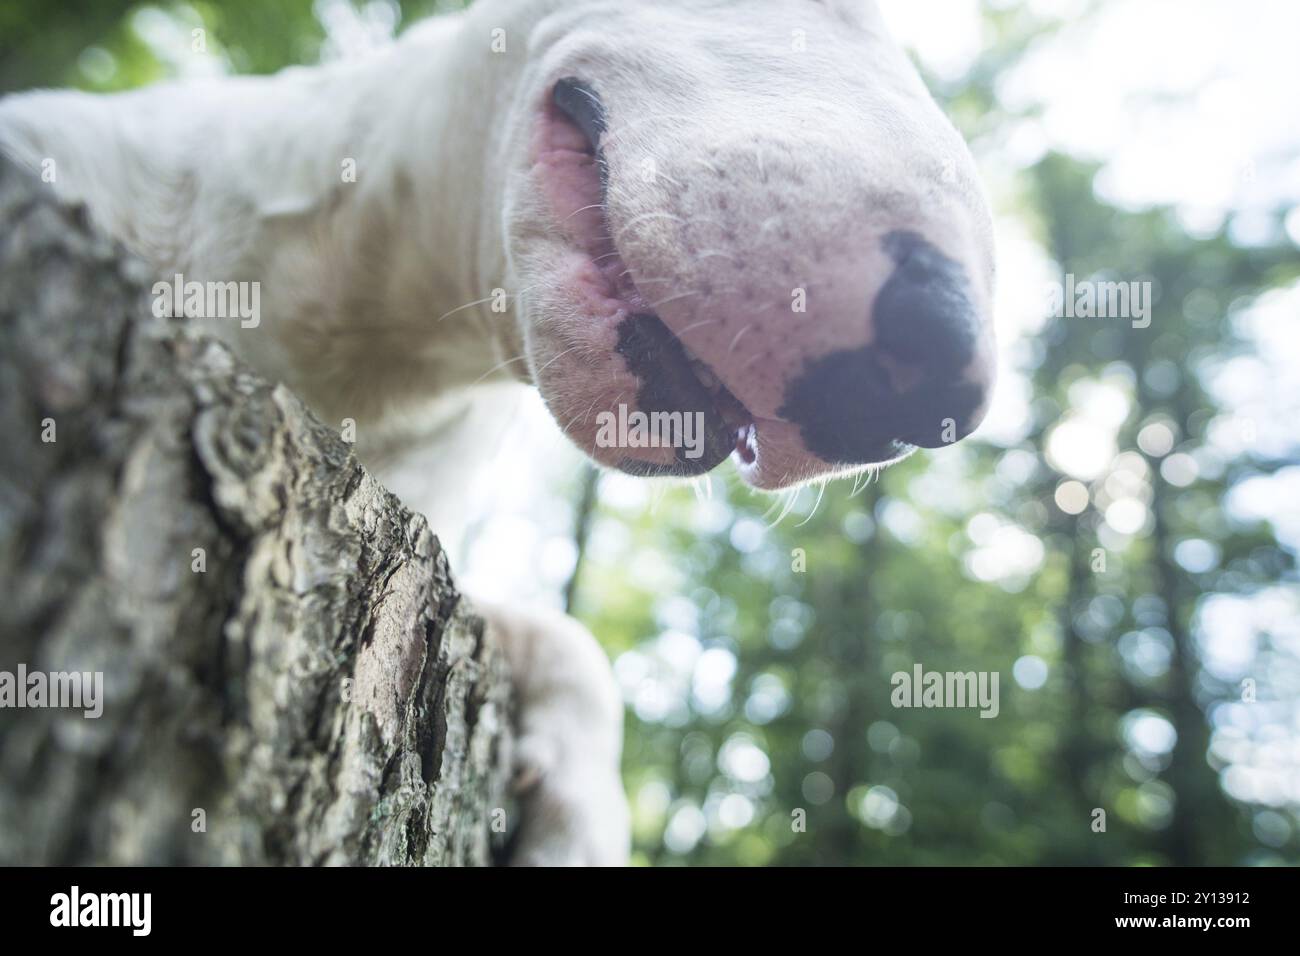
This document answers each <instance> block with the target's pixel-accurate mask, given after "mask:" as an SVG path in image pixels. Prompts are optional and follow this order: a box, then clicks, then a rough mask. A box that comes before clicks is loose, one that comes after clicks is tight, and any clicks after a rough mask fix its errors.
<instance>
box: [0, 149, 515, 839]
mask: <svg viewBox="0 0 1300 956" xmlns="http://www.w3.org/2000/svg"><path fill="white" fill-rule="evenodd" d="M148 281H149V277H148V276H147V274H146V272H145V270H144V268H143V266H142V265H141V264H140V263H138V262H137V261H135V260H133V259H131V258H130V257H129V256H126V255H125V254H124V253H122V251H121V250H120V249H118V248H116V247H115V246H114V245H113V244H112V243H111V242H109V241H108V240H106V239H104V238H103V237H101V236H99V235H97V234H96V233H95V232H94V230H93V229H91V228H90V227H89V225H88V223H87V221H86V217H85V215H84V213H83V212H82V211H80V210H78V209H69V208H65V207H63V206H61V205H59V204H58V203H57V202H56V201H54V199H53V198H52V197H51V196H50V195H49V187H47V186H44V185H43V184H41V183H39V182H37V181H36V180H35V179H33V178H32V177H30V176H28V175H26V174H25V173H21V172H19V171H18V170H16V169H15V168H14V167H12V166H11V165H9V164H7V163H0V436H2V437H3V442H2V443H0V582H3V584H4V594H3V596H2V597H0V671H8V672H10V673H16V669H17V667H18V665H19V664H24V665H25V666H26V669H27V671H28V672H29V673H30V672H32V671H42V672H47V673H48V672H71V671H78V672H87V673H90V672H102V675H103V677H102V680H103V685H102V686H103V693H102V698H103V711H102V715H101V716H100V717H98V718H97V719H96V718H89V717H86V716H84V715H83V710H82V709H71V708H63V709H56V708H45V709H29V708H22V709H19V708H17V707H15V706H5V707H3V708H0V862H3V863H27V864H34V863H73V864H81V863H105V864H135V863H162V864H289V865H298V864H303V865H305V864H362V865H365V864H417V865H438V864H485V863H488V862H490V858H491V855H492V853H493V850H494V836H493V832H494V830H496V829H500V827H499V826H494V824H499V823H500V822H501V821H502V820H504V815H503V811H500V810H498V808H499V807H501V806H502V800H503V791H504V784H505V767H506V762H507V751H508V747H509V736H508V733H509V731H508V728H509V707H510V700H509V693H508V681H507V675H506V673H505V665H504V662H503V659H502V658H501V656H500V655H499V654H498V653H497V652H496V651H495V650H494V649H493V647H492V646H491V645H490V643H488V642H486V641H485V640H484V631H483V623H482V621H481V620H480V619H479V618H477V617H476V616H475V615H474V614H473V613H472V612H471V611H470V610H469V609H468V608H467V607H466V605H465V603H464V602H463V601H462V600H461V597H460V595H459V593H458V592H457V591H456V588H455V585H454V584H453V582H452V578H451V573H450V569H449V567H448V564H447V559H446V557H445V555H444V553H443V552H442V550H441V548H440V546H439V544H438V540H437V538H436V537H434V535H433V534H432V533H431V532H430V530H429V528H428V525H427V523H426V522H425V520H424V519H423V518H422V517H421V516H419V515H416V514H413V513H411V512H410V511H408V510H406V509H405V508H404V507H403V506H402V505H401V503H400V502H399V501H398V500H397V499H396V498H394V497H393V496H392V495H391V494H389V493H388V492H387V491H385V489H384V488H383V487H382V486H381V485H380V484H379V483H378V482H377V481H376V480H375V479H374V478H372V477H371V476H370V475H369V474H367V473H366V471H365V470H364V469H363V468H361V466H360V465H358V464H357V462H356V460H355V458H354V457H353V455H352V452H351V448H350V446H349V445H347V444H346V443H345V442H343V441H342V440H341V439H340V437H339V436H338V435H337V434H335V433H334V432H332V431H330V430H329V429H327V428H326V427H325V426H323V425H322V424H321V423H320V422H319V421H317V420H316V419H315V418H314V417H313V416H312V415H311V414H310V413H309V412H308V411H307V410H306V409H305V408H304V406H303V405H302V404H301V403H300V402H299V401H298V400H297V399H296V398H295V397H294V396H293V395H292V394H291V393H290V392H289V391H287V390H286V389H285V388H284V387H282V386H272V385H270V384H268V383H267V382H265V381H263V380H261V379H260V378H258V377H257V376H256V375H254V374H253V373H251V372H250V371H248V370H247V369H246V368H244V367H242V366H241V365H240V364H239V363H238V362H237V361H235V359H234V358H233V357H232V356H231V354H230V353H229V352H228V351H227V350H226V349H225V348H224V347H222V346H221V345H219V344H217V343H215V342H213V341H211V340H208V339H205V338H202V337H199V336H197V335H196V334H194V332H193V331H192V330H191V329H189V328H187V327H186V326H185V325H183V324H182V323H180V322H178V321H172V320H166V321H164V320H159V319H155V318H154V317H153V316H152V313H151V309H150V303H149V299H148V294H147V285H148ZM51 439H52V440H51Z"/></svg>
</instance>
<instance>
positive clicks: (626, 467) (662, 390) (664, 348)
mask: <svg viewBox="0 0 1300 956" xmlns="http://www.w3.org/2000/svg"><path fill="white" fill-rule="evenodd" d="M615 349H616V351H617V352H618V353H619V354H620V355H622V356H623V358H624V360H625V361H626V362H627V367H628V369H629V370H630V371H631V372H632V374H633V375H635V376H636V377H637V378H638V379H639V380H640V382H641V386H640V388H639V389H638V390H637V396H636V400H637V407H638V408H639V410H640V411H643V412H646V413H651V412H683V413H696V412H700V413H703V416H704V417H703V422H704V447H703V449H702V454H701V455H700V457H699V458H687V457H686V452H687V451H688V450H689V449H686V448H677V449H674V457H675V458H676V461H675V462H674V463H672V464H667V465H659V464H655V463H654V462H648V461H640V460H638V459H635V458H625V459H623V461H621V462H619V465H618V467H619V470H620V471H624V472H627V473H628V474H630V475H636V476H638V477H642V478H648V477H656V476H677V477H686V476H690V475H702V474H704V473H705V472H708V471H712V470H713V469H714V468H716V467H717V466H718V465H720V464H722V462H724V461H726V459H727V457H728V456H729V455H730V454H731V452H732V450H733V449H734V448H735V447H736V442H735V436H734V434H733V433H732V431H731V429H729V428H728V427H727V423H726V421H725V420H724V419H723V417H722V415H721V414H720V413H719V411H718V409H717V406H716V405H715V403H714V400H713V395H712V394H711V393H710V392H709V390H708V389H707V388H705V387H704V386H703V385H702V384H701V383H700V380H699V379H697V378H696V377H695V373H694V372H692V371H691V367H690V364H689V363H690V360H689V358H688V357H687V355H686V350H685V349H684V348H683V347H682V343H681V342H680V341H679V340H678V338H677V336H675V335H673V334H672V332H670V331H668V328H667V326H665V325H664V324H663V322H662V321H661V320H660V319H659V317H658V316H655V315H651V314H649V313H638V314H636V315H629V316H628V317H627V318H626V319H624V320H623V321H622V322H620V323H619V326H618V345H617V346H615Z"/></svg>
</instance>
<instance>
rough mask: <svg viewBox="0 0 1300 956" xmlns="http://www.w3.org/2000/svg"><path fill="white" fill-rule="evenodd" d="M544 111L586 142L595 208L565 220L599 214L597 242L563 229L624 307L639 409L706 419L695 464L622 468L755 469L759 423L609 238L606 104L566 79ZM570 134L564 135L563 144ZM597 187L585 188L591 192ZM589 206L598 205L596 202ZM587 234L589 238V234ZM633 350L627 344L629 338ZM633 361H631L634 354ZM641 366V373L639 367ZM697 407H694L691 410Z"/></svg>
mask: <svg viewBox="0 0 1300 956" xmlns="http://www.w3.org/2000/svg"><path fill="white" fill-rule="evenodd" d="M545 109H546V110H547V112H548V117H547V121H549V122H556V121H561V122H567V123H568V124H569V125H570V126H571V128H572V130H576V131H577V132H579V133H581V135H582V137H583V138H584V139H585V141H586V146H587V155H588V156H589V157H590V160H591V162H592V164H593V166H594V168H595V170H596V171H597V173H598V176H599V201H598V202H592V203H584V204H583V205H581V206H580V207H579V209H578V210H577V212H575V213H574V214H573V215H572V216H570V217H569V219H572V218H574V217H575V216H577V215H578V214H579V213H581V212H584V211H587V210H591V209H593V208H595V207H597V206H598V207H599V211H600V221H601V225H602V228H601V229H600V230H599V231H598V234H585V235H584V234H583V231H582V229H581V228H580V226H575V225H573V224H572V223H569V222H567V220H566V222H565V223H561V226H562V227H563V226H565V225H568V226H569V228H568V230H567V231H568V232H569V233H570V240H571V242H572V244H573V245H574V246H575V247H576V248H577V249H578V250H579V251H581V252H582V253H583V254H585V255H586V256H587V257H588V258H590V259H591V260H592V263H593V264H594V265H595V266H596V269H597V271H598V272H599V273H600V274H601V276H603V278H604V279H605V281H606V283H607V284H608V288H607V289H606V294H607V295H608V297H609V298H611V299H614V300H617V301H620V302H621V303H622V304H623V309H622V310H621V311H622V312H623V314H624V318H622V319H621V321H620V336H619V338H620V344H619V346H618V347H616V351H618V352H620V354H622V355H623V357H624V359H625V361H626V362H627V364H628V367H629V368H630V369H632V370H633V372H634V373H635V374H636V375H637V377H638V379H640V380H641V381H642V389H641V391H640V393H639V399H638V401H639V403H640V404H641V405H643V406H649V407H645V408H643V410H647V411H674V410H679V411H700V412H703V413H704V415H705V439H706V440H705V453H704V454H703V455H702V456H701V457H699V458H697V459H689V458H686V457H685V455H684V454H683V450H681V449H678V451H677V454H676V455H675V458H676V460H675V461H674V462H673V463H671V464H666V465H665V464H658V463H652V462H645V461H641V460H639V459H625V460H624V461H623V462H622V463H620V465H619V467H620V468H621V469H622V470H623V471H627V472H629V473H632V474H637V475H652V474H663V475H698V474H704V473H706V472H708V471H711V470H712V469H713V468H715V467H717V466H718V465H719V464H721V463H722V462H723V461H724V460H725V459H726V458H727V457H729V456H734V457H735V458H736V461H737V466H738V467H740V468H741V469H742V471H744V470H746V469H752V468H753V467H754V465H755V463H756V461H757V458H758V434H759V419H758V418H757V417H756V416H754V415H753V414H752V413H750V411H749V410H748V409H747V408H746V407H745V406H744V404H743V403H742V402H741V401H740V400H739V399H737V398H736V396H735V393H734V392H733V391H732V390H731V389H730V388H729V387H728V385H727V383H726V382H725V381H724V380H723V379H722V377H721V376H719V375H718V373H717V370H716V369H714V368H712V367H710V366H709V365H708V364H707V363H705V362H704V361H702V360H701V359H700V358H699V357H698V356H696V355H695V354H694V353H693V352H692V351H691V349H690V347H689V346H688V345H687V344H686V343H685V342H684V341H683V340H682V338H681V337H680V336H678V335H677V334H676V333H674V332H673V331H672V330H671V329H670V328H669V327H668V326H667V325H666V324H665V323H664V322H663V320H662V319H661V317H660V316H659V314H658V313H657V312H656V311H655V309H654V307H653V306H652V305H651V304H650V303H647V302H646V300H645V299H644V297H643V296H642V295H641V293H640V291H639V290H638V288H637V286H636V279H635V276H634V275H633V270H632V268H631V266H630V265H629V264H628V263H627V262H626V261H625V260H624V259H623V257H622V253H621V252H620V250H619V248H618V245H617V243H616V242H615V240H614V238H613V236H614V235H615V230H614V229H613V228H611V223H610V216H609V206H608V203H607V201H606V200H607V196H608V188H609V164H608V162H607V161H606V158H605V154H604V151H603V149H602V143H601V138H602V137H603V135H604V132H605V129H606V113H605V107H604V103H603V101H602V100H601V99H600V96H599V94H598V93H597V92H596V90H595V89H594V87H593V86H592V85H591V84H589V83H586V82H585V81H583V80H580V79H577V78H574V77H564V78H561V79H560V80H557V81H556V82H555V84H554V85H553V86H552V92H551V96H550V98H549V102H548V103H547V104H546V107H545ZM571 136H572V133H571V132H568V133H566V142H568V143H569V148H572V142H571V141H569V140H568V139H567V137H571ZM593 185H594V184H590V183H589V185H588V187H587V188H588V189H591V188H592V186H593ZM589 198H591V199H595V198H596V197H595V195H594V192H593V195H592V196H590V197H589ZM589 232H590V231H589ZM629 331H630V332H631V333H632V334H631V339H633V340H635V344H630V343H629V335H628V332H629ZM632 353H635V354H637V356H638V357H637V358H636V359H633V358H632V357H631V354H632ZM637 365H639V366H640V367H639V368H638V367H636V366H637ZM692 406H694V407H692Z"/></svg>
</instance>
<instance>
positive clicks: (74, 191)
mask: <svg viewBox="0 0 1300 956" xmlns="http://www.w3.org/2000/svg"><path fill="white" fill-rule="evenodd" d="M551 6H552V4H551V3H547V2H544V0H543V2H537V0H532V2H520V3H518V4H514V3H509V4H497V5H495V6H493V7H492V9H493V12H494V13H495V14H496V15H497V17H496V18H497V19H500V16H501V14H502V12H503V9H502V8H503V7H508V8H510V9H509V10H508V12H509V13H510V14H511V17H510V18H509V19H507V21H506V22H509V23H510V32H509V34H507V35H504V36H501V37H498V35H497V34H494V32H493V30H494V27H495V24H494V23H491V22H488V20H487V19H485V14H482V13H477V14H476V11H474V10H471V11H468V12H466V13H464V14H459V15H456V16H448V17H440V18H435V19H432V20H429V21H425V22H424V23H422V24H419V25H418V26H416V27H414V28H412V29H411V30H410V31H408V32H407V34H405V35H404V36H403V37H402V38H401V40H399V41H398V42H397V43H396V44H394V45H393V46H391V47H388V48H386V49H384V50H382V51H379V52H377V53H375V54H374V55H372V56H370V57H368V58H366V59H363V60H360V61H348V62H343V63H336V64H330V65H326V66H322V67H313V68H300V69H292V70H287V71H285V72H283V73H280V74H277V75H275V76H271V77H252V78H243V77H241V78H227V79H220V80H215V81H204V82H202V83H196V84H178V85H173V86H165V87H157V88H153V89H149V90H144V91H140V92H138V93H131V94H126V95H122V96H118V97H113V98H111V100H108V101H106V100H103V99H99V98H92V97H87V96H85V95H84V94H75V93H72V94H70V93H48V94H37V95H34V96H28V97H19V98H11V99H10V100H8V101H6V102H4V103H3V104H0V148H3V149H4V150H5V152H7V153H10V154H12V155H15V156H17V158H19V159H20V160H22V161H25V162H26V164H27V165H30V166H33V167H35V168H37V169H40V168H41V163H42V162H43V161H44V160H45V159H46V158H52V159H53V160H54V161H55V163H56V170H57V173H56V179H55V184H56V187H57V188H58V189H59V190H60V191H61V192H63V193H64V194H65V195H67V196H69V197H71V198H74V199H77V200H81V201H84V202H86V204H87V205H88V207H89V208H90V210H91V213H92V215H93V216H94V217H95V219H96V220H98V221H99V222H100V224H102V225H103V226H104V227H106V228H107V230H108V231H109V232H110V233H111V234H113V235H114V236H116V237H118V238H120V239H122V240H123V241H125V242H126V243H127V245H128V246H130V247H131V248H132V249H133V250H134V251H136V252H138V253H140V254H142V255H143V256H144V258H145V259H146V261H148V262H149V263H150V265H151V266H153V267H154V269H155V270H156V271H157V273H158V276H159V277H160V278H164V279H167V280H171V278H172V275H173V273H175V272H179V273H181V274H183V276H184V278H185V280H186V281H194V280H197V281H199V282H208V281H214V282H228V281H257V282H259V283H260V302H261V312H262V313H263V314H264V315H265V317H266V318H265V321H263V322H262V323H261V324H260V325H259V326H258V327H257V328H241V327H240V324H239V323H238V322H230V321H226V320H207V321H210V322H211V325H212V328H213V331H216V332H217V333H218V334H219V335H221V336H222V337H223V338H225V339H226V340H227V341H229V342H230V343H231V344H232V346H233V347H234V348H235V349H236V351H237V352H239V354H241V355H242V356H244V357H245V358H246V359H248V360H249V361H251V362H252V363H253V364H254V365H255V366H257V367H258V368H259V369H260V370H261V371H263V372H264V373H266V374H268V375H270V376H271V377H274V378H277V379H280V380H283V381H286V382H287V383H288V384H290V385H291V386H292V387H294V388H295V390H297V391H298V392H299V394H301V395H303V396H304V397H305V398H306V399H307V400H308V402H309V403H310V404H311V405H313V406H314V407H315V408H316V410H317V411H318V412H320V413H321V415H322V416H323V417H324V418H325V419H326V420H330V421H337V420H338V419H340V418H344V417H350V418H353V419H355V420H356V421H357V422H358V423H362V422H371V423H378V422H379V421H380V420H381V419H390V418H391V417H392V413H393V412H394V411H398V412H400V411H404V410H405V411H410V412H416V410H417V409H418V407H419V406H420V405H421V404H422V403H427V402H428V401H430V400H431V399H434V398H436V397H438V396H440V395H442V394H444V393H446V392H448V391H451V390H455V389H457V388H458V387H463V386H468V385H470V384H474V383H476V382H478V381H483V380H486V381H491V380H493V379H494V378H500V377H505V376H513V377H514V378H520V377H522V374H524V373H525V369H524V368H523V364H522V363H521V362H517V361H516V362H511V361H510V360H511V359H513V358H514V357H515V356H519V355H520V354H521V352H522V351H523V350H522V347H521V342H520V335H519V332H518V328H517V322H516V319H515V310H514V305H515V296H516V295H517V293H518V290H515V289H512V288H511V287H510V282H509V277H508V275H507V263H506V261H505V254H504V251H503V243H502V240H501V224H500V208H499V205H500V204H499V201H496V200H495V199H494V197H499V196H500V193H501V189H502V185H501V177H502V175H503V170H502V169H501V167H502V166H503V164H502V163H501V162H500V153H501V150H503V149H504V144H503V143H502V142H501V139H502V137H503V135H504V134H503V132H502V128H503V124H502V122H501V118H502V117H503V116H504V115H506V114H507V113H508V111H509V110H510V109H511V108H512V107H513V103H512V97H513V95H514V91H515V89H516V85H517V81H518V77H519V75H520V73H521V71H522V70H523V68H524V65H525V63H526V56H525V46H526V38H527V31H528V29H529V25H530V24H531V23H533V22H535V21H536V19H537V18H538V17H539V16H540V15H541V14H542V13H543V12H545V10H546V9H547V8H549V7H551ZM498 39H499V40H503V41H504V43H505V49H504V50H502V51H501V52H500V55H494V56H487V57H485V56H484V55H483V53H484V49H485V48H488V49H490V48H491V45H492V44H493V43H494V42H497V41H498ZM55 99H57V100H58V101H59V102H57V103H55V102H52V101H53V100H55ZM394 99H397V100H399V101H400V102H396V103H395V102H393V100H394ZM56 107H57V108H56ZM51 116H57V117H60V118H61V119H60V121H59V122H58V123H56V124H53V125H52V123H51V119H50V117H51ZM87 140H93V141H95V142H96V143H97V144H98V146H97V149H96V150H95V151H94V153H88V152H87V150H86V149H85V148H84V144H85V143H86V142H87ZM77 144H82V145H80V146H78V145H77Z"/></svg>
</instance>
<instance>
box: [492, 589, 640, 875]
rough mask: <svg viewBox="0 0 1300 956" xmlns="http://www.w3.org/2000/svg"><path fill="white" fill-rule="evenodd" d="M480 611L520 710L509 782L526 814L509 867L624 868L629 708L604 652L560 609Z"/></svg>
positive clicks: (520, 823)
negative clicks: (505, 663)
mask: <svg viewBox="0 0 1300 956" xmlns="http://www.w3.org/2000/svg"><path fill="white" fill-rule="evenodd" d="M475 607H476V609H477V610H478V611H479V612H480V613H482V614H483V616H484V618H485V619H486V620H487V623H488V634H489V638H490V639H492V640H495V641H496V642H497V644H498V646H499V647H501V648H502V649H503V650H504V652H505V654H506V657H507V659H508V660H509V662H510V669H511V671H512V674H513V677H512V680H513V682H514V688H515V699H516V703H517V705H518V727H517V737H516V740H515V750H514V755H513V764H514V773H515V776H514V782H513V786H514V789H515V793H516V795H517V796H518V799H519V801H520V805H521V817H522V818H521V819H520V820H519V821H518V822H517V824H516V825H517V826H518V828H519V829H518V831H517V833H516V834H515V839H514V841H513V846H514V849H513V855H512V857H511V860H510V862H511V863H512V864H515V865H520V864H522V865H542V866H565V865H569V866H571V865H592V866H621V865H624V864H626V863H627V860H628V850H629V843H630V835H629V821H628V808H627V799H626V797H625V796H624V794H623V784H622V781H621V779H620V777H619V756H620V754H621V752H622V745H623V704H622V700H621V698H620V695H619V691H618V687H617V686H616V685H615V683H614V675H613V672H612V671H611V670H610V666H609V661H608V659H607V658H606V657H605V653H604V651H603V650H601V648H600V645H599V644H597V643H596V639H595V638H594V637H592V636H591V633H590V632H589V631H587V629H586V628H585V627H583V626H582V625H581V624H579V623H578V622H577V621H575V620H574V619H573V618H571V617H569V616H567V615H565V614H561V613H559V612H557V611H543V610H536V609H528V610H522V611H521V610H516V609H514V608H506V607H503V606H501V605H493V604H484V603H476V605H475Z"/></svg>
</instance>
